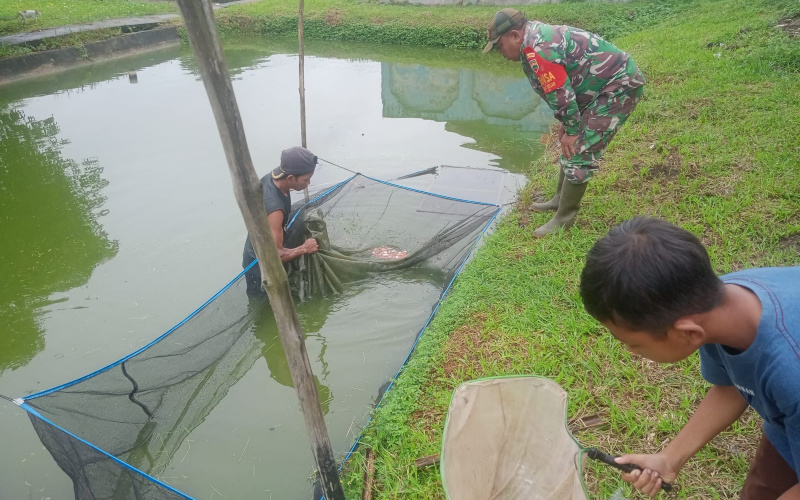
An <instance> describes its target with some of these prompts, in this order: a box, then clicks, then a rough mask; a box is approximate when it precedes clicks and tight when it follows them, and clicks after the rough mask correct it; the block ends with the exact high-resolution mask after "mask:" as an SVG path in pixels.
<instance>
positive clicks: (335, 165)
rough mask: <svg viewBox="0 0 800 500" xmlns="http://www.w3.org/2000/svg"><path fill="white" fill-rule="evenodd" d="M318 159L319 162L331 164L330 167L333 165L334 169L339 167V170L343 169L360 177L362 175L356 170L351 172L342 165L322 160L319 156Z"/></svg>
mask: <svg viewBox="0 0 800 500" xmlns="http://www.w3.org/2000/svg"><path fill="white" fill-rule="evenodd" d="M317 159H318V160H322V161H324V162H325V163H327V164H329V165H333V166H334V167H339V168H341V169H342V170H347V171H348V172H350V173H351V174H356V175H358V174H360V173H361V172H356V171H355V170H350V169H349V168H347V167H343V166H341V165H337V164H335V163H333V162H332V161H328V160H326V159H325V158H320V157H319V156H317Z"/></svg>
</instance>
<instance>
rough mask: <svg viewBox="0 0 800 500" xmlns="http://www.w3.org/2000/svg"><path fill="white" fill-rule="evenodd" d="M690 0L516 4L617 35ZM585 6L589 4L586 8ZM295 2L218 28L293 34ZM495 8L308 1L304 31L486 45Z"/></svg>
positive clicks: (264, 6) (233, 16)
mask: <svg viewBox="0 0 800 500" xmlns="http://www.w3.org/2000/svg"><path fill="white" fill-rule="evenodd" d="M691 3H692V0H671V1H670V2H654V1H633V2H627V3H608V4H602V5H598V4H597V3H587V2H585V1H577V2H576V1H572V2H565V3H560V4H543V5H535V6H525V7H521V6H518V7H519V8H520V9H523V10H524V11H525V12H526V13H527V14H528V15H529V17H532V16H536V17H537V18H538V19H542V20H545V21H552V22H557V23H564V24H570V25H573V26H581V27H584V28H586V29H590V30H592V31H594V32H596V33H601V34H603V35H604V36H607V37H611V38H614V37H618V36H622V35H624V34H626V33H632V32H635V31H639V30H642V29H645V28H646V27H648V26H652V25H654V24H656V23H658V22H660V21H662V20H663V19H665V18H675V17H677V16H678V15H679V14H680V13H681V12H683V11H684V10H685V9H686V8H687V7H688V6H689V5H690V4H691ZM589 6H590V7H589ZM297 9H298V4H297V3H296V2H287V1H286V0H264V1H261V2H258V3H252V4H244V5H238V6H232V7H230V8H228V9H225V11H224V12H218V16H217V17H218V20H219V25H220V30H221V31H222V32H223V33H224V32H226V31H234V32H237V33H240V32H246V33H253V34H258V35H268V36H291V37H296V36H297ZM496 10H497V7H496V6H492V5H482V6H474V5H468V6H458V5H454V6H436V7H426V6H416V5H381V4H379V3H377V2H376V1H368V2H357V1H352V0H307V1H305V2H304V28H303V29H304V32H305V36H306V37H307V38H309V39H313V38H319V39H326V40H345V41H359V42H374V43H387V44H394V45H416V46H425V45H427V46H437V47H448V48H463V49H475V48H479V47H482V46H483V45H484V44H485V43H486V23H487V21H488V19H490V18H491V16H492V15H493V14H494V12H495V11H496Z"/></svg>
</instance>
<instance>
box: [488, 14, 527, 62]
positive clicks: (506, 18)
mask: <svg viewBox="0 0 800 500" xmlns="http://www.w3.org/2000/svg"><path fill="white" fill-rule="evenodd" d="M526 20H527V19H525V14H523V13H522V12H520V11H518V10H517V9H510V8H509V9H502V10H498V11H497V12H495V13H494V17H493V18H492V20H491V21H489V30H488V33H487V35H488V37H489V42H488V43H487V44H486V47H484V48H483V53H484V54H485V53H487V52H489V51H490V50H492V47H494V44H495V43H497V39H498V38H500V37H501V36H503V35H504V34H506V33H507V32H509V31H510V30H511V28H513V27H514V26H516V25H518V24H519V23H521V22H524V21H526Z"/></svg>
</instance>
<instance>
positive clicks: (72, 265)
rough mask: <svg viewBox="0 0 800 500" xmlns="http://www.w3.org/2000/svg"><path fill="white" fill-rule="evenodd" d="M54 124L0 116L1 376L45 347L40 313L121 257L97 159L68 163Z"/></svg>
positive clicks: (9, 111) (9, 112)
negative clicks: (103, 216)
mask: <svg viewBox="0 0 800 500" xmlns="http://www.w3.org/2000/svg"><path fill="white" fill-rule="evenodd" d="M63 146H64V141H63V139H60V138H59V128H58V125H57V123H56V121H55V119H54V118H53V117H49V118H45V119H41V120H39V119H36V118H34V117H29V116H26V114H25V112H24V111H23V110H20V109H16V108H13V107H6V108H4V109H0V214H2V215H0V235H2V237H0V283H2V287H0V317H2V318H3V328H2V329H0V345H2V349H0V373H2V372H3V371H4V370H6V369H9V368H12V369H13V368H17V367H19V366H21V365H24V364H25V363H27V362H28V361H29V360H30V359H32V358H33V357H34V356H35V355H36V353H37V352H39V351H40V350H41V349H42V348H43V347H44V338H43V332H42V327H41V324H40V323H39V321H38V318H37V316H38V310H39V309H41V308H42V307H45V306H47V305H48V301H49V297H50V295H52V294H53V293H55V292H60V291H65V290H68V289H70V288H74V287H77V286H81V285H83V284H84V283H86V281H87V280H88V279H89V276H90V275H91V273H92V271H93V270H94V268H95V267H96V266H97V265H98V264H99V263H101V262H102V261H103V260H105V259H108V258H110V257H112V256H113V255H114V254H115V253H116V251H117V243H116V242H114V241H110V240H109V239H108V235H107V234H106V233H105V231H103V229H102V227H101V226H100V224H99V223H98V219H97V217H98V214H99V213H101V208H102V205H103V203H104V201H105V197H104V195H103V194H102V190H103V188H105V187H106V185H107V184H108V182H107V181H106V180H105V179H103V177H102V173H103V167H102V166H100V164H99V162H98V161H97V159H94V158H88V159H84V160H83V161H81V162H80V163H78V162H77V161H75V160H71V159H68V158H64V157H63V156H62V154H61V149H62V147H63Z"/></svg>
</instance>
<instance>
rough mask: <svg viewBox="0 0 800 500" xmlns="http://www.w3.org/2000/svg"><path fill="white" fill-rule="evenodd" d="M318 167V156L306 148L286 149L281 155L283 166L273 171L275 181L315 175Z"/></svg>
mask: <svg viewBox="0 0 800 500" xmlns="http://www.w3.org/2000/svg"><path fill="white" fill-rule="evenodd" d="M316 167H317V156H316V155H315V154H314V153H312V152H311V151H309V150H307V149H306V148H301V147H299V146H297V147H294V148H289V149H284V150H283V152H282V153H281V165H280V166H279V167H277V168H275V169H273V170H272V178H273V179H283V178H284V177H286V176H289V175H294V176H295V177H298V176H301V175H306V174H313V173H314V169H315V168H316Z"/></svg>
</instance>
